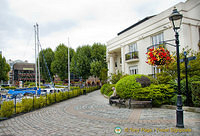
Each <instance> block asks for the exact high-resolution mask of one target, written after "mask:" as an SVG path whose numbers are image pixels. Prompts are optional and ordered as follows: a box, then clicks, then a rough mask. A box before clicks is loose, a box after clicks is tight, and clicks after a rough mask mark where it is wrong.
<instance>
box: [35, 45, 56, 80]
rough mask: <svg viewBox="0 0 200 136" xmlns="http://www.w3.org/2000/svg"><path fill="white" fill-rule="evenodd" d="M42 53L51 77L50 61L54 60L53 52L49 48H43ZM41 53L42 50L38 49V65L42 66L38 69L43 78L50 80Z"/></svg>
mask: <svg viewBox="0 0 200 136" xmlns="http://www.w3.org/2000/svg"><path fill="white" fill-rule="evenodd" d="M43 54H44V58H45V61H46V64H47V67H48V69H49V72H50V75H51V77H53V72H52V71H51V63H52V62H53V61H54V52H53V51H52V49H51V48H46V49H43ZM43 54H42V51H40V53H39V56H40V67H42V69H41V70H40V73H41V75H42V78H43V79H44V80H46V81H47V82H50V77H49V73H48V71H47V68H46V65H45V61H44V58H43Z"/></svg>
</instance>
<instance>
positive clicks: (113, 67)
mask: <svg viewBox="0 0 200 136" xmlns="http://www.w3.org/2000/svg"><path fill="white" fill-rule="evenodd" d="M109 71H110V74H113V73H114V72H115V61H114V55H113V54H112V55H110V69H109Z"/></svg>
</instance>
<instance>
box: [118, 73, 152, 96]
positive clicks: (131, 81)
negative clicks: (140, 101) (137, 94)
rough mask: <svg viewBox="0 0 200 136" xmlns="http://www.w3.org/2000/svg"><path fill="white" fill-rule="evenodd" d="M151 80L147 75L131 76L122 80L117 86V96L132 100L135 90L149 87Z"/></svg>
mask: <svg viewBox="0 0 200 136" xmlns="http://www.w3.org/2000/svg"><path fill="white" fill-rule="evenodd" d="M150 83H151V81H150V79H149V78H148V76H146V75H139V74H138V75H129V76H126V77H124V78H122V79H120V80H119V81H118V82H117V84H116V91H117V95H119V96H120V97H121V98H131V97H132V95H133V92H134V90H136V89H139V88H142V87H143V86H144V87H145V86H149V85H150Z"/></svg>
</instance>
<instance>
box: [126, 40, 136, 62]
mask: <svg viewBox="0 0 200 136" xmlns="http://www.w3.org/2000/svg"><path fill="white" fill-rule="evenodd" d="M125 59H126V60H130V59H138V49H137V44H136V43H133V44H131V45H129V52H128V53H126V54H125Z"/></svg>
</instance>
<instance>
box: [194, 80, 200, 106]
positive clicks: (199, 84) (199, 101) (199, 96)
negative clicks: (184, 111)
mask: <svg viewBox="0 0 200 136" xmlns="http://www.w3.org/2000/svg"><path fill="white" fill-rule="evenodd" d="M192 101H193V103H194V106H196V107H200V81H194V82H192Z"/></svg>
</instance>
